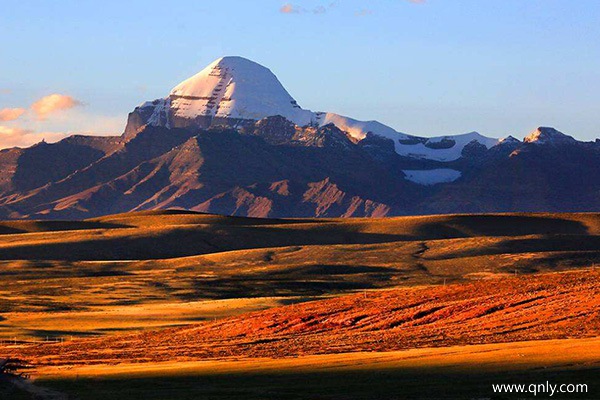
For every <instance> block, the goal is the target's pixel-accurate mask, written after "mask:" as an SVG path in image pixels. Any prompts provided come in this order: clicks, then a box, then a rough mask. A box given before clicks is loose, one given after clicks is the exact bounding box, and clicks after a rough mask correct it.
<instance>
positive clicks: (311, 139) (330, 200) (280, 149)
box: [0, 57, 600, 218]
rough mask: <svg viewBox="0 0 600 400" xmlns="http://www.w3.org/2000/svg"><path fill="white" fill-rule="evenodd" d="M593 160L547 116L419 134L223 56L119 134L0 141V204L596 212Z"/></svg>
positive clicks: (269, 212) (20, 210)
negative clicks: (301, 92) (298, 92)
mask: <svg viewBox="0 0 600 400" xmlns="http://www.w3.org/2000/svg"><path fill="white" fill-rule="evenodd" d="M274 113H276V114H275V115H266V114H274ZM282 114H284V115H282ZM249 116H251V117H252V118H249ZM599 166H600V142H598V141H596V142H580V141H577V140H576V139H574V138H573V137H571V136H568V135H565V134H564V133H562V132H559V131H558V130H556V129H554V128H549V127H539V128H537V129H536V130H534V131H533V132H532V133H530V134H529V135H528V136H526V137H525V138H524V140H523V141H520V140H518V139H516V138H514V137H512V136H507V137H506V138H504V139H495V138H488V137H485V136H483V135H481V134H479V133H477V132H470V133H466V134H462V135H454V136H438V137H430V138H424V137H418V136H412V135H408V134H405V133H401V132H398V131H396V130H394V129H393V128H390V127H388V126H386V125H384V124H381V123H379V122H377V121H358V120H355V119H352V118H348V117H343V116H340V115H338V114H332V113H326V112H312V111H310V110H304V109H302V108H301V107H300V106H299V105H298V103H297V102H296V101H295V100H294V99H293V97H292V96H291V95H289V93H288V92H287V91H286V90H285V88H284V87H283V85H282V84H281V83H280V82H279V80H278V79H277V77H276V76H275V75H274V74H273V73H272V72H271V71H270V70H268V69H267V68H265V67H262V66H260V65H259V64H256V63H254V62H252V61H249V60H246V59H243V58H241V57H224V58H221V59H218V60H216V61H215V62H213V63H212V64H210V65H209V66H208V67H207V68H205V69H204V70H202V71H200V72H199V73H198V74H196V75H194V76H193V77H191V78H189V79H188V80H185V81H183V82H182V83H181V84H179V85H177V86H176V87H175V88H174V89H173V90H172V91H171V92H170V94H169V95H168V96H167V97H165V98H162V99H157V100H153V101H149V102H145V103H142V104H141V105H140V106H138V107H136V108H135V109H134V110H133V111H132V112H131V113H130V114H129V116H128V122H127V125H126V128H125V130H124V133H123V134H122V135H121V136H119V137H116V136H115V137H91V136H71V137H69V138H66V139H63V140H62V141H60V142H57V143H53V144H47V143H40V144H38V145H35V146H32V147H30V148H27V149H18V148H15V149H5V150H2V151H0V168H1V169H2V172H3V174H2V176H3V177H2V179H0V217H1V218H85V217H93V216H100V215H104V214H111V213H120V212H126V211H140V210H148V209H164V208H182V209H190V210H196V211H203V212H211V213H219V214H230V215H242V216H252V217H339V216H343V217H351V216H359V217H381V216H389V215H409V214H436V213H472V212H477V213H479V212H512V211H540V212H544V211H547V212H559V211H596V210H597V209H598V205H599V204H600V167H599Z"/></svg>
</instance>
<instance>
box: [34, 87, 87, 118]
mask: <svg viewBox="0 0 600 400" xmlns="http://www.w3.org/2000/svg"><path fill="white" fill-rule="evenodd" d="M81 105H83V103H82V102H81V101H79V100H76V99H74V98H73V97H71V96H68V95H64V94H58V93H54V94H51V95H49V96H44V97H42V98H41V99H39V100H37V101H36V102H35V103H33V104H32V105H31V109H32V110H33V112H34V113H35V114H36V116H37V118H38V119H41V120H43V119H46V117H48V115H49V114H53V113H55V112H57V111H63V110H69V109H71V108H74V107H77V106H81Z"/></svg>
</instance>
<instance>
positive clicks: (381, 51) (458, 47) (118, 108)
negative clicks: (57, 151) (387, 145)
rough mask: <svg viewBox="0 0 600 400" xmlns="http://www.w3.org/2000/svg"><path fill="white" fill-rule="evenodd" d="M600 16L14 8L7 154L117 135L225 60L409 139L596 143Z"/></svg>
mask: <svg viewBox="0 0 600 400" xmlns="http://www.w3.org/2000/svg"><path fill="white" fill-rule="evenodd" d="M286 4H287V6H286ZM282 10H283V11H289V10H292V11H294V12H288V13H286V12H282ZM599 20H600V2H598V1H586V0H578V1H565V0H486V1H482V0H425V1H409V0H370V1H368V2H367V1H355V0H339V1H333V0H326V1H317V0H314V1H313V0H310V1H309V0H307V1H292V2H287V1H276V0H261V1H234V0H221V1H200V0H197V1H176V2H165V1H153V0H144V1H102V2H99V1H85V0H83V1H82V0H80V1H66V0H57V1H52V2H49V1H41V0H40V1H25V2H24V1H22V0H21V1H13V0H3V1H2V11H0V36H1V37H2V38H3V39H4V40H3V44H2V50H1V53H0V109H3V108H23V109H24V110H26V111H25V112H24V113H23V114H22V115H21V116H20V117H18V118H16V119H14V118H8V119H11V120H5V121H1V120H0V127H4V131H3V130H2V129H1V128H0V147H5V146H6V145H7V144H6V143H7V140H6V138H5V137H3V136H2V135H3V134H6V135H12V136H13V137H16V135H18V134H19V133H23V132H26V134H27V135H29V136H28V139H27V140H30V141H32V140H34V139H39V138H41V137H42V136H44V135H46V134H47V132H49V133H50V134H48V135H49V136H48V137H49V138H50V139H52V134H54V135H60V134H64V133H67V132H70V133H74V132H90V133H96V134H107V133H113V134H118V133H120V132H121V131H122V129H123V127H124V124H125V120H126V117H127V113H128V112H129V111H130V110H132V109H133V108H134V107H135V106H136V105H137V104H139V103H141V102H143V101H144V100H149V99H154V98H158V97H164V96H166V95H167V94H168V92H169V91H170V89H171V88H172V87H173V86H175V85H176V84H177V83H178V82H180V81H182V80H183V79H185V78H187V77H189V76H191V75H193V74H194V73H196V72H198V71H199V70H201V69H202V68H203V67H204V66H206V65H207V64H209V63H210V62H211V61H213V60H214V59H216V58H218V57H220V56H223V55H240V56H244V57H247V58H250V59H252V60H254V61H257V62H259V63H261V64H263V65H265V66H267V67H269V68H270V69H271V70H272V71H273V72H274V73H275V74H276V75H277V76H278V77H279V79H280V80H281V82H282V83H283V84H284V86H285V87H286V88H287V89H288V91H289V92H290V94H291V95H292V96H294V97H295V98H296V100H297V101H298V102H299V103H300V104H301V105H302V106H303V107H304V108H309V109H312V110H315V111H331V112H336V113H340V114H344V115H348V116H352V117H354V118H358V119H377V120H379V121H381V122H383V123H386V124H388V125H390V126H392V127H394V128H395V129H397V130H399V131H402V132H406V133H410V134H416V135H423V136H434V135H445V134H457V133H464V132H469V131H474V130H475V131H478V132H480V133H482V134H484V135H488V136H497V137H502V136H507V135H509V134H511V135H514V136H516V137H519V138H522V137H523V136H525V135H526V134H527V133H528V132H529V131H530V130H532V129H533V128H535V127H537V126H539V125H549V126H554V127H556V128H557V129H559V130H561V131H563V132H565V133H567V134H571V135H573V136H575V137H577V138H580V139H585V140H592V139H593V138H595V137H598V136H600V123H599V122H600V112H599V111H600V101H599V100H598V99H599V96H600V24H599V23H598V21H599ZM50 94H61V95H64V96H69V97H70V98H71V99H72V100H73V103H72V104H74V106H73V107H64V109H59V110H58V111H56V112H52V113H48V115H46V116H44V117H43V118H40V116H39V115H38V114H35V113H34V112H33V111H32V110H31V109H30V106H31V104H32V103H34V102H36V101H38V100H39V99H40V98H42V97H44V96H47V95H50ZM5 119H7V118H5ZM14 140H17V139H14ZM3 144H4V145H3Z"/></svg>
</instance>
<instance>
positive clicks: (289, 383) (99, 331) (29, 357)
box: [0, 211, 600, 399]
mask: <svg viewBox="0 0 600 400" xmlns="http://www.w3.org/2000/svg"><path fill="white" fill-rule="evenodd" d="M596 264H600V215H598V214H499V215H445V216H427V217H397V218H388V219H327V220H320V219H319V220H317V219H306V220H264V219H252V218H235V217H221V216H214V215H206V214H198V213H189V212H183V211H163V212H143V213H133V214H123V215H114V216H107V217H103V218H96V219H93V220H85V221H7V222H0V283H1V285H0V358H8V357H16V358H20V359H23V360H25V361H27V362H28V363H29V364H31V366H32V367H33V369H32V373H33V375H34V377H35V378H36V379H37V381H36V382H37V383H39V384H40V385H47V386H48V387H51V388H54V389H57V390H58V391H59V392H61V393H62V394H67V395H71V397H72V398H81V399H88V398H89V399H95V398H103V399H106V398H117V399H120V398H150V399H170V398H177V399H179V398H190V399H191V398H257V399H258V398H386V397H385V396H386V395H387V396H388V397H389V398H485V397H486V396H487V397H491V394H490V393H489V391H490V388H491V383H502V382H501V381H497V380H498V379H500V378H503V377H509V378H510V379H513V380H516V381H519V378H520V379H521V380H523V381H524V382H527V383H528V381H527V380H526V378H528V379H537V380H539V379H542V378H544V377H552V378H553V379H558V380H560V379H563V380H564V379H567V378H569V379H581V380H587V381H589V383H590V385H596V386H594V387H598V386H597V385H598V379H596V378H594V377H595V376H597V372H598V368H599V367H600V365H599V363H600V354H599V352H600V343H599V342H598V340H599V339H598V338H599V337H600V279H598V278H600V269H598V270H596ZM457 381H460V382H462V383H461V384H460V385H458V384H456V382H457ZM374 384H375V385H377V386H378V387H379V389H378V390H374V389H373V388H372V386H373V385H374ZM459 386H460V390H459V388H458V387H459ZM149 387H155V389H154V390H149V389H148V388H149ZM451 388H454V390H455V391H454V392H452V390H451ZM486 390H487V391H486ZM598 390H600V388H599V389H598ZM1 393H2V385H1V384H0V394H1ZM15 393H16V392H15ZM595 393H596V395H594V394H593V393H591V396H590V397H589V398H597V396H598V395H599V393H600V392H599V391H596V392H595ZM24 396H25V397H24V398H26V397H27V394H25V395H24ZM47 396H49V395H47ZM111 396H112V397H111ZM452 396H455V397H452ZM48 398H49V397H48ZM583 398H587V397H583Z"/></svg>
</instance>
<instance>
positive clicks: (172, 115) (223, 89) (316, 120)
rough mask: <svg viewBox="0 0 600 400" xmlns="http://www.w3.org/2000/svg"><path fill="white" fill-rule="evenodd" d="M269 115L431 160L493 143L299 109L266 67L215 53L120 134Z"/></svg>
mask: <svg viewBox="0 0 600 400" xmlns="http://www.w3.org/2000/svg"><path fill="white" fill-rule="evenodd" d="M274 116H282V117H284V118H285V119H287V120H289V121H291V122H293V123H294V124H295V125H297V126H300V127H305V126H308V125H311V126H317V127H323V126H326V125H328V124H334V125H335V126H336V127H338V128H339V129H341V130H342V131H345V132H346V133H347V134H348V135H349V136H350V137H352V138H353V140H354V141H355V142H360V141H362V140H364V139H365V138H367V135H368V134H373V135H376V136H379V137H381V138H384V139H385V140H391V141H392V142H393V144H394V149H395V151H396V153H398V154H400V155H403V156H406V157H413V158H422V159H431V160H436V161H452V160H456V159H458V158H460V157H461V156H462V155H463V150H464V149H465V147H466V146H467V145H469V144H472V142H477V143H479V144H481V145H483V146H485V147H486V148H490V147H492V146H494V145H495V144H497V143H498V140H497V139H494V138H487V137H485V136H482V135H480V134H479V133H477V132H471V133H467V134H464V135H455V136H440V137H433V138H422V137H417V136H410V135H407V134H405V133H401V132H398V131H396V130H395V129H393V128H391V127H389V126H387V125H384V124H382V123H380V122H378V121H359V120H356V119H353V118H349V117H345V116H342V115H339V114H335V113H327V112H313V111H310V110H305V109H303V108H301V107H300V106H299V105H298V103H297V102H296V100H294V98H293V97H292V96H291V95H290V94H289V93H288V92H287V90H286V89H285V88H284V87H283V85H282V84H281V82H279V80H278V79H277V77H276V76H275V74H273V73H272V72H271V71H270V70H269V69H268V68H265V67H263V66H262V65H260V64H258V63H256V62H254V61H251V60H248V59H246V58H243V57H222V58H219V59H217V60H215V61H213V62H212V63H211V64H210V65H208V66H207V67H206V68H204V69H203V70H202V71H200V72H198V73H197V74H195V75H194V76H192V77H190V78H188V79H186V80H185V81H183V82H181V83H180V84H178V85H177V86H175V87H174V88H173V90H171V92H170V94H169V95H168V96H167V97H165V98H162V99H157V100H154V101H150V102H145V103H143V104H142V105H140V106H139V107H137V108H136V109H135V110H134V112H133V113H131V114H130V116H129V120H128V123H127V128H126V129H125V137H133V136H134V135H135V134H136V132H137V131H138V130H139V129H140V128H141V127H143V126H144V125H153V126H163V127H167V128H208V127H210V126H212V125H215V124H219V125H223V124H224V125H228V126H231V127H238V126H241V125H244V124H246V123H249V124H253V123H255V122H256V121H258V120H261V119H263V118H267V117H274ZM390 144H391V143H390Z"/></svg>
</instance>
